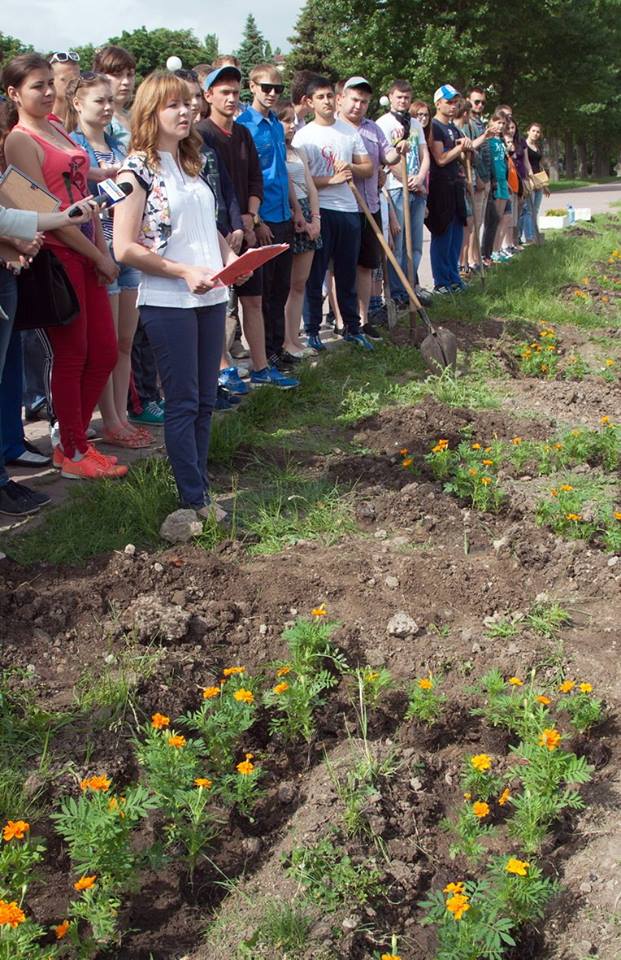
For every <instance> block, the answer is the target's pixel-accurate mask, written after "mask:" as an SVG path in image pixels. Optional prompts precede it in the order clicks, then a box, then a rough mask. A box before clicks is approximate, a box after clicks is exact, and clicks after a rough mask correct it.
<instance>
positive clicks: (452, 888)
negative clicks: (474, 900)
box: [442, 880, 464, 893]
mask: <svg viewBox="0 0 621 960" xmlns="http://www.w3.org/2000/svg"><path fill="white" fill-rule="evenodd" d="M463 892H464V883H463V880H459V881H458V882H457V883H447V885H446V886H445V888H444V890H443V891H442V893H463Z"/></svg>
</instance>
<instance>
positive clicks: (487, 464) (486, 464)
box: [481, 460, 494, 467]
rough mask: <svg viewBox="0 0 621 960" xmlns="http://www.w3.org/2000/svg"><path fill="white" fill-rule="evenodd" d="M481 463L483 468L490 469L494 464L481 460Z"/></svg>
mask: <svg viewBox="0 0 621 960" xmlns="http://www.w3.org/2000/svg"><path fill="white" fill-rule="evenodd" d="M481 463H482V464H483V466H485V467H491V466H492V464H493V463H494V461H493V460H482V461H481Z"/></svg>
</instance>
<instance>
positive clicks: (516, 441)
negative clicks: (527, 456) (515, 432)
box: [511, 437, 522, 447]
mask: <svg viewBox="0 0 621 960" xmlns="http://www.w3.org/2000/svg"><path fill="white" fill-rule="evenodd" d="M521 442H522V438H521V437H513V438H512V440H511V443H512V444H513V446H514V447H519V445H520V444H521Z"/></svg>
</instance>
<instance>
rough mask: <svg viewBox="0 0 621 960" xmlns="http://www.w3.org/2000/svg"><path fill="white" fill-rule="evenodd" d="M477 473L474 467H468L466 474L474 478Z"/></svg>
mask: <svg viewBox="0 0 621 960" xmlns="http://www.w3.org/2000/svg"><path fill="white" fill-rule="evenodd" d="M478 472H479V471H478V470H477V468H476V467H470V469H469V470H468V473H469V474H470V476H471V477H476V475H477V473H478Z"/></svg>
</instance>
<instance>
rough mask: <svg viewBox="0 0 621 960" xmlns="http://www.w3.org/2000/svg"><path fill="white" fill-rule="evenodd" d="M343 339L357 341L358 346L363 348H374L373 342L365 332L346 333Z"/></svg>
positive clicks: (351, 341)
mask: <svg viewBox="0 0 621 960" xmlns="http://www.w3.org/2000/svg"><path fill="white" fill-rule="evenodd" d="M343 339H344V340H346V341H347V343H355V344H356V346H357V347H362V349H363V350H373V344H372V343H371V341H370V340H369V339H368V337H366V336H365V335H364V333H346V334H345V336H344V338H343ZM380 339H381V338H380Z"/></svg>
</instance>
